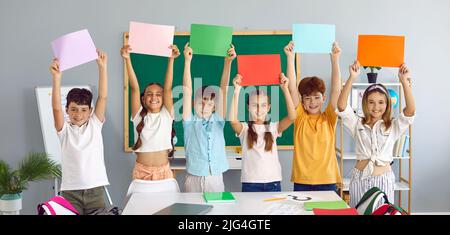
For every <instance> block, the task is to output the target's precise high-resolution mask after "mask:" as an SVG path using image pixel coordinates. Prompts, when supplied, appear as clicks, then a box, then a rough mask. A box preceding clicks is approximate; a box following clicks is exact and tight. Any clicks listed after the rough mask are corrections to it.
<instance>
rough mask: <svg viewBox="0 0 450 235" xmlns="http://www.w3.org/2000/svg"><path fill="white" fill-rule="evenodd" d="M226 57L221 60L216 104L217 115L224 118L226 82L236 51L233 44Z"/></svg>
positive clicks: (228, 80)
mask: <svg viewBox="0 0 450 235" xmlns="http://www.w3.org/2000/svg"><path fill="white" fill-rule="evenodd" d="M227 53H228V57H225V59H224V62H223V72H222V79H221V80H220V92H219V103H218V106H217V112H218V115H220V116H221V117H222V118H223V119H225V117H226V115H227V95H228V83H229V82H230V72H231V63H232V62H233V60H234V58H236V51H235V49H234V46H233V45H231V48H230V49H228V51H227Z"/></svg>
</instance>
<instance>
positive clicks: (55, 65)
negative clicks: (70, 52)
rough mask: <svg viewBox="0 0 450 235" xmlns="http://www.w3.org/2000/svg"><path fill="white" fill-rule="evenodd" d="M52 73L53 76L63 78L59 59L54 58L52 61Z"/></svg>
mask: <svg viewBox="0 0 450 235" xmlns="http://www.w3.org/2000/svg"><path fill="white" fill-rule="evenodd" d="M50 73H51V74H52V76H53V78H56V79H58V80H59V79H61V76H62V73H61V71H59V61H58V59H56V58H54V59H53V61H52V64H51V65H50Z"/></svg>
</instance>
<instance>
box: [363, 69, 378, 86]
mask: <svg viewBox="0 0 450 235" xmlns="http://www.w3.org/2000/svg"><path fill="white" fill-rule="evenodd" d="M367 68H369V69H370V73H367V79H368V80H369V83H376V82H377V75H378V73H376V72H375V71H376V70H380V69H381V67H376V66H364V69H367Z"/></svg>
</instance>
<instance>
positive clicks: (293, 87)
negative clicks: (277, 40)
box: [284, 41, 300, 108]
mask: <svg viewBox="0 0 450 235" xmlns="http://www.w3.org/2000/svg"><path fill="white" fill-rule="evenodd" d="M284 53H285V54H286V59H287V66H286V75H287V77H288V78H289V92H290V93H291V96H292V101H293V103H294V107H295V108H297V106H298V105H299V104H300V94H299V93H298V91H297V77H296V75H295V53H294V42H293V41H290V42H289V44H287V45H286V46H285V47H284Z"/></svg>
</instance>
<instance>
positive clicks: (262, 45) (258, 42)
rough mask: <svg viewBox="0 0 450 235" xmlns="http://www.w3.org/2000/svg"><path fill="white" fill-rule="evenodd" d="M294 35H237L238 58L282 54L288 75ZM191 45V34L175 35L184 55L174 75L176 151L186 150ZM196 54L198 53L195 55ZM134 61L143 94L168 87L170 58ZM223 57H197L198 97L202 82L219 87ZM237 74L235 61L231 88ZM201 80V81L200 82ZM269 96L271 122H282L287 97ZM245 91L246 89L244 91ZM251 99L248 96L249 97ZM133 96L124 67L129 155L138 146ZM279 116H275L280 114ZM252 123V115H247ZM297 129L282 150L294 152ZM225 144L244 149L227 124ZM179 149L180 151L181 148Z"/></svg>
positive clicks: (274, 92)
mask: <svg viewBox="0 0 450 235" xmlns="http://www.w3.org/2000/svg"><path fill="white" fill-rule="evenodd" d="M291 38H292V34H291V32H255V33H249V32H245V33H237V32H235V33H234V34H233V44H234V46H235V48H236V52H237V54H238V55H251V54H280V55H281V66H282V70H283V72H284V73H286V56H285V55H284V52H283V48H284V46H285V45H286V44H287V43H288V42H289V41H290V40H291ZM127 41H128V33H124V44H127ZM188 41H189V34H188V33H178V34H176V35H175V39H174V44H176V45H177V46H178V48H179V49H180V51H181V55H180V56H179V57H178V58H177V59H175V64H174V73H173V87H174V89H173V96H174V108H175V125H174V127H175V131H176V133H177V134H176V135H177V143H176V147H183V145H184V140H183V124H182V121H181V120H182V118H181V114H182V101H181V100H182V97H183V95H182V87H181V86H182V80H183V69H184V57H183V48H184V45H185V44H186V42H188ZM194 53H195V52H194ZM131 61H132V64H133V68H134V70H135V73H136V76H137V78H138V80H139V85H140V88H141V91H142V90H143V89H144V87H145V86H146V85H147V84H148V83H150V82H159V83H161V84H163V83H164V78H165V73H166V66H167V61H168V60H167V58H166V57H159V56H150V55H142V54H131ZM223 61H224V58H223V57H215V56H203V55H195V54H194V57H193V59H192V64H191V74H192V78H193V84H192V85H193V89H194V91H193V92H194V93H195V89H196V84H195V78H198V79H197V81H199V80H201V82H202V85H215V86H219V84H220V78H221V75H222V69H223ZM236 73H237V60H236V59H235V60H234V61H233V64H232V68H231V76H230V86H232V80H233V77H234V76H235V74H236ZM200 78H201V79H200ZM265 89H267V92H268V93H269V95H271V114H272V115H271V119H272V121H278V120H279V119H281V118H283V117H284V116H286V114H287V111H286V103H285V100H284V96H283V94H282V92H281V90H280V89H279V87H278V86H267V87H265ZM243 90H244V89H243ZM232 93H233V89H232V87H230V88H229V90H228V97H229V99H228V100H229V102H228V107H229V105H230V103H231V96H232ZM245 97H246V99H247V96H245ZM130 98H131V92H130V91H129V84H128V76H127V74H126V70H125V67H124V106H125V107H124V144H125V151H127V152H131V147H132V146H133V144H134V131H133V123H132V122H131V121H130V120H131V103H130ZM240 106H241V107H239V113H242V112H241V111H244V112H245V113H247V109H246V107H242V106H244V105H242V103H241V105H240ZM278 113H279V115H275V114H278ZM245 117H246V120H248V114H246V115H245ZM292 133H293V126H291V127H289V129H287V130H285V131H284V132H283V136H282V137H280V138H278V140H277V144H278V146H279V149H292V145H293V140H292V135H293V134H292ZM224 135H225V141H226V145H227V147H235V146H240V141H239V139H238V138H237V137H236V135H235V134H234V131H233V130H232V129H231V126H230V124H229V123H228V122H227V123H226V125H225V131H224ZM177 149H179V148H177Z"/></svg>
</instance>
